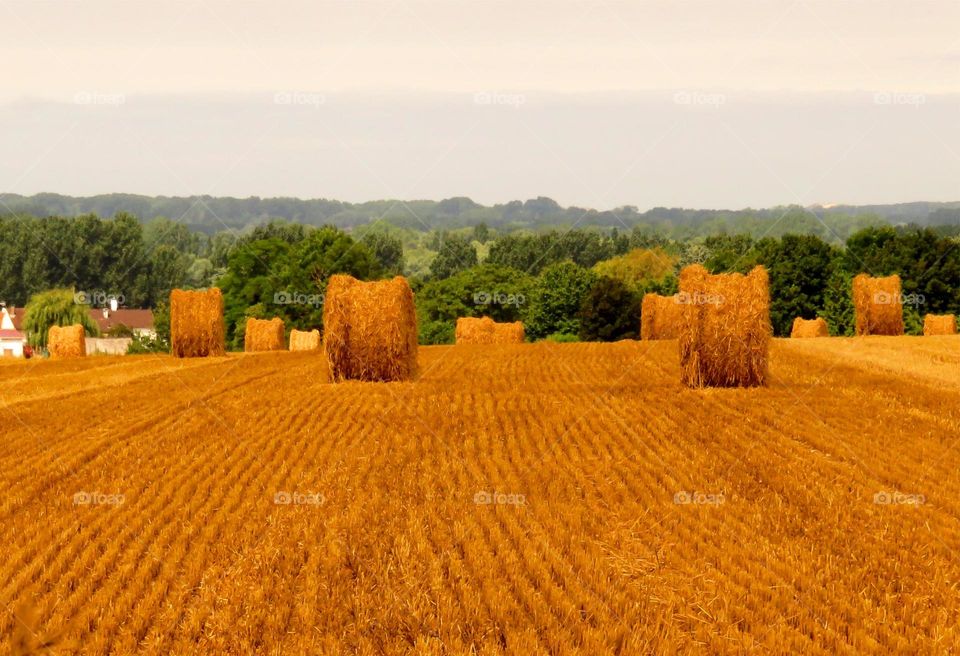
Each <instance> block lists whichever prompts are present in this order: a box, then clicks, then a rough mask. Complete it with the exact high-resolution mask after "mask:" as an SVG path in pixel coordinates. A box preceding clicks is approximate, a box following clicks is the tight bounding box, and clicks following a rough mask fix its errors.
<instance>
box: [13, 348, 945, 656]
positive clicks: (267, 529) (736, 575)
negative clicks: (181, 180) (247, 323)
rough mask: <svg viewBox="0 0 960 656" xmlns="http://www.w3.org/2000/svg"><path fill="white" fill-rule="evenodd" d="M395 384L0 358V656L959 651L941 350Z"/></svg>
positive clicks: (616, 357)
mask: <svg viewBox="0 0 960 656" xmlns="http://www.w3.org/2000/svg"><path fill="white" fill-rule="evenodd" d="M420 366H421V372H420V377H419V379H418V381H417V382H415V383H410V382H404V383H386V384H366V383H358V382H344V383H341V384H338V385H332V384H329V383H328V382H327V378H326V376H327V373H326V371H327V366H326V363H325V361H324V357H323V355H322V354H319V353H316V352H302V353H290V352H272V353H264V354H262V355H260V356H258V357H242V356H239V355H229V356H227V357H222V358H207V359H197V360H187V361H185V360H179V359H176V358H173V357H170V356H149V355H148V356H125V357H119V356H104V357H98V358H84V359H79V360H71V361H60V362H40V363H34V362H33V361H30V362H25V363H24V362H21V363H17V364H7V363H3V364H2V365H0V372H2V373H3V374H4V375H3V377H2V378H3V380H2V381H0V405H2V406H3V408H4V411H5V412H4V414H5V421H6V422H7V424H8V425H12V426H14V430H12V431H5V432H4V438H3V440H0V540H2V543H3V544H4V546H5V558H4V559H3V561H2V562H0V600H2V601H3V605H2V606H0V609H3V612H0V653H6V651H7V650H9V648H10V646H11V644H12V638H11V636H12V635H13V634H14V632H15V631H18V632H20V633H21V634H22V635H24V636H25V639H26V640H27V641H28V642H29V643H30V645H32V646H34V647H36V644H37V641H39V640H42V639H45V638H47V637H50V636H55V635H57V634H58V632H60V631H62V636H61V637H60V641H61V644H66V645H68V646H69V645H72V648H69V649H67V650H66V652H67V653H70V652H72V651H79V652H81V653H91V654H106V653H111V654H130V653H134V652H144V653H155V654H186V653H224V654H249V653H265V654H287V653H290V654H297V653H315V654H341V653H359V654H379V653H387V654H414V653H416V654H423V653H426V654H445V653H450V654H460V653H469V652H470V651H471V650H474V651H476V653H483V654H498V653H510V654H514V653H522V654H536V653H556V654H561V653H562V654H566V653H583V654H609V653H621V654H644V653H674V652H679V653H691V654H701V653H731V654H740V653H758V654H767V653H804V654H850V655H853V654H869V653H907V652H909V653H946V652H950V651H956V650H957V649H958V648H960V629H958V628H957V625H958V612H960V611H958V609H960V589H958V587H957V585H956V581H957V580H960V559H958V558H957V557H956V553H958V551H960V475H958V474H957V472H958V471H960V449H957V448H955V446H956V441H957V440H958V439H960V374H958V371H960V350H958V348H957V345H956V338H954V337H949V336H947V337H886V338H883V337H881V338H857V339H848V338H833V339H827V340H817V339H811V340H781V339H777V340H772V341H771V345H770V352H769V374H768V380H767V386H766V387H763V388H752V389H744V388H733V389H704V390H694V389H689V388H687V387H685V386H684V385H682V384H681V382H680V366H679V361H678V355H677V344H676V342H657V341H652V342H629V341H625V342H618V343H614V344H551V343H537V344H503V345H487V346H483V347H471V346H464V347H423V348H421V349H420ZM17 377H20V379H21V381H22V383H21V384H19V385H18V384H16V383H15V382H13V381H15V380H16V379H17ZM84 377H85V378H84ZM85 381H86V382H85ZM63 383H66V384H67V385H68V387H66V388H63V389H61V384H63ZM24 384H25V385H28V386H29V387H30V388H31V389H32V388H35V389H36V390H37V391H36V392H35V393H31V392H22V391H21V390H22V389H23V387H24ZM145 389H148V390H149V393H148V395H149V400H148V401H145V400H144V399H145V394H146V393H145V392H144V390H145ZM54 399H55V400H54ZM52 403H55V404H56V407H70V408H77V409H82V412H83V415H82V416H83V426H85V427H86V429H85V430H84V431H82V432H81V431H77V429H76V427H77V416H76V414H75V413H71V412H51V411H50V408H51V405H52ZM75 502H76V503H75ZM24 624H26V625H27V626H28V628H26V629H25V628H23V627H24ZM55 653H60V651H59V650H58V651H57V652H55Z"/></svg>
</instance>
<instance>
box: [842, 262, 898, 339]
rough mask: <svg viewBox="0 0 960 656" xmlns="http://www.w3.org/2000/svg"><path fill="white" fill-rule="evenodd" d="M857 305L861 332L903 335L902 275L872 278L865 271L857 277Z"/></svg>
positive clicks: (857, 319)
mask: <svg viewBox="0 0 960 656" xmlns="http://www.w3.org/2000/svg"><path fill="white" fill-rule="evenodd" d="M853 306H854V310H855V311H856V328H857V335H902V334H903V300H902V298H901V294H900V276H887V277H886V278H871V277H870V276H868V275H867V274H865V273H861V274H860V275H858V276H856V277H855V278H854V279H853Z"/></svg>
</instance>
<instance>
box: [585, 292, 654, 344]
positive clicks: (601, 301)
mask: <svg viewBox="0 0 960 656" xmlns="http://www.w3.org/2000/svg"><path fill="white" fill-rule="evenodd" d="M579 318H580V339H581V340H582V341H585V342H615V341H617V340H620V339H637V337H638V335H637V332H638V328H639V325H640V298H639V297H638V296H637V295H636V294H634V293H633V292H632V291H631V290H630V289H629V288H628V287H627V285H626V284H624V283H623V282H621V281H620V280H617V279H615V278H607V277H602V278H599V279H598V280H597V281H596V282H594V283H593V286H592V287H590V291H588V292H587V294H586V296H585V297H584V299H583V303H582V304H581V305H580V312H579Z"/></svg>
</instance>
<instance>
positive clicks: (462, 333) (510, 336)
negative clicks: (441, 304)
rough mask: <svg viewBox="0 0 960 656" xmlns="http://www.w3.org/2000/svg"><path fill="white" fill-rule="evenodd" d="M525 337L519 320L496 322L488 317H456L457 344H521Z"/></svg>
mask: <svg viewBox="0 0 960 656" xmlns="http://www.w3.org/2000/svg"><path fill="white" fill-rule="evenodd" d="M525 338H526V332H525V331H524V328H523V323H522V322H520V321H514V322H503V323H498V322H496V321H494V320H493V319H491V318H490V317H480V318H479V319H478V318H476V317H460V318H459V319H457V330H456V340H457V344H521V343H523V340H524V339H525Z"/></svg>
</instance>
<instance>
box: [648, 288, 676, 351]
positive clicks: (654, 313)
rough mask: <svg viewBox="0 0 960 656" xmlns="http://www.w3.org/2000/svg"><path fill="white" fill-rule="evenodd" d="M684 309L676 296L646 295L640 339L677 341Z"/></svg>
mask: <svg viewBox="0 0 960 656" xmlns="http://www.w3.org/2000/svg"><path fill="white" fill-rule="evenodd" d="M682 308H683V306H682V305H681V304H680V303H679V302H678V296H677V295H676V294H674V295H673V296H661V295H660V294H644V295H643V303H641V305H640V339H644V340H647V339H676V338H677V335H678V334H679V330H680V311H681V309H682Z"/></svg>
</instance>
